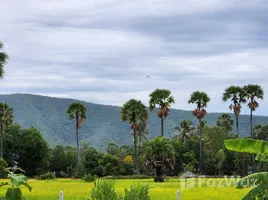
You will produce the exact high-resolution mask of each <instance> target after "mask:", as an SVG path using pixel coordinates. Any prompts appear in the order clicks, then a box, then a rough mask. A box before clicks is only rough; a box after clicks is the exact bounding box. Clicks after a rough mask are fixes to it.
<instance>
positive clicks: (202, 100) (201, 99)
mask: <svg viewBox="0 0 268 200" xmlns="http://www.w3.org/2000/svg"><path fill="white" fill-rule="evenodd" d="M209 101H210V98H209V97H208V95H207V94H206V93H205V92H200V91H195V92H193V93H192V94H191V96H190V99H189V101H188V103H189V104H196V106H197V108H196V109H195V110H194V111H193V115H194V116H196V117H197V119H198V121H199V148H200V150H199V154H200V155H199V173H200V174H203V147H202V118H203V117H204V116H205V115H206V113H207V111H206V110H205V107H207V103H208V102H209Z"/></svg>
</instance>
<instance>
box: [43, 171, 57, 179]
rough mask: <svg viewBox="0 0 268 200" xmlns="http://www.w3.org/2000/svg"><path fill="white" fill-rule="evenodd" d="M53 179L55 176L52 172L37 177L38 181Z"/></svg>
mask: <svg viewBox="0 0 268 200" xmlns="http://www.w3.org/2000/svg"><path fill="white" fill-rule="evenodd" d="M55 178H56V176H55V175H54V173H52V172H48V173H46V174H42V175H40V176H39V179H40V180H53V179H55Z"/></svg>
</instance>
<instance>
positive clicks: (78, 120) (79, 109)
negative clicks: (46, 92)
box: [67, 102, 87, 176]
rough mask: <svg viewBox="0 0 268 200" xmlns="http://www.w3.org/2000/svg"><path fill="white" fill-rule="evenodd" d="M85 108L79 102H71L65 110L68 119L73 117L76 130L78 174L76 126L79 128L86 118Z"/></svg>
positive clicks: (78, 170) (78, 169)
mask: <svg viewBox="0 0 268 200" xmlns="http://www.w3.org/2000/svg"><path fill="white" fill-rule="evenodd" d="M86 112H87V108H86V107H85V106H84V105H83V104H82V103H79V102H75V103H72V104H71V105H70V106H69V107H68V110H67V114H68V116H69V118H70V119H75V130H76V146H77V173H78V175H79V176H80V156H79V139H78V128H81V124H82V122H83V121H84V119H85V118H86Z"/></svg>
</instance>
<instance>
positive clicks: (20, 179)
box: [0, 168, 32, 200]
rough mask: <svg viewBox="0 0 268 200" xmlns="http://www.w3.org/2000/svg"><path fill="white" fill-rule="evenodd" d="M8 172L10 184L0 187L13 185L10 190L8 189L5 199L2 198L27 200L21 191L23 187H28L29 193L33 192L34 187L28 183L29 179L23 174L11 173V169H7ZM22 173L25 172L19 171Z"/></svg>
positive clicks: (6, 199)
mask: <svg viewBox="0 0 268 200" xmlns="http://www.w3.org/2000/svg"><path fill="white" fill-rule="evenodd" d="M7 170H8V177H9V178H10V182H11V184H9V183H7V182H6V183H3V182H2V184H0V187H2V186H5V185H11V187H10V188H8V189H7V191H6V194H5V197H2V198H1V199H3V200H23V199H25V198H24V197H23V196H22V191H21V189H20V186H21V185H24V186H26V187H27V188H28V189H29V191H30V192H31V191H32V187H31V186H30V185H29V184H28V183H27V181H28V177H26V176H25V175H23V174H15V173H14V172H13V171H11V169H10V168H8V169H7ZM19 170H20V171H22V172H23V170H21V169H19Z"/></svg>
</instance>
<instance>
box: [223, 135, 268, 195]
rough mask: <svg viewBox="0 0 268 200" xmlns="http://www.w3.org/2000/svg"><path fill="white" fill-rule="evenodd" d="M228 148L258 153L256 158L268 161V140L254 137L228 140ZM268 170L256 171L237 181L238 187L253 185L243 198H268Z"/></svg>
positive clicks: (226, 144)
mask: <svg viewBox="0 0 268 200" xmlns="http://www.w3.org/2000/svg"><path fill="white" fill-rule="evenodd" d="M225 146H226V148H227V149H229V150H232V151H238V152H246V153H253V154H257V156H256V158H255V159H256V160H262V161H267V157H268V142H266V141H262V140H254V139H233V140H226V141H225ZM267 183H268V172H259V173H254V174H251V175H249V176H246V177H244V178H243V179H241V180H240V181H238V182H237V183H236V188H238V189H242V188H249V187H252V186H253V189H251V190H250V191H249V192H248V193H247V194H246V196H244V198H243V199H242V200H254V199H256V198H258V199H259V200H268V185H267Z"/></svg>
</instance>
